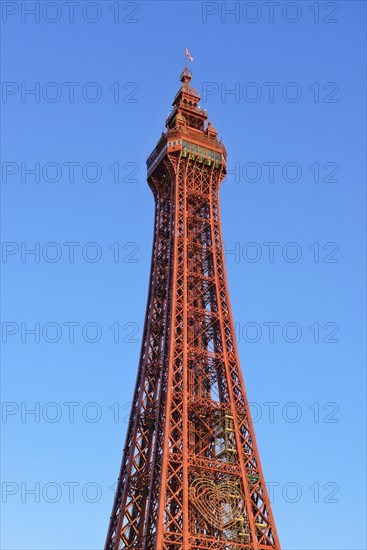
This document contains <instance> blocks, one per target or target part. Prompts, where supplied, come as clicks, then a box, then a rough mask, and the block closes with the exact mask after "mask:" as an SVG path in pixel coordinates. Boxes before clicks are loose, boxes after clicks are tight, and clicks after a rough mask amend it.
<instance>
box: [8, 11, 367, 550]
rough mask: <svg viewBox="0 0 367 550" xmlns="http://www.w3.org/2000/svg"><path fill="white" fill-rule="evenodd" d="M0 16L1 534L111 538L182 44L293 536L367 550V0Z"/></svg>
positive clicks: (268, 468) (261, 413) (69, 541)
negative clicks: (156, 157)
mask: <svg viewBox="0 0 367 550" xmlns="http://www.w3.org/2000/svg"><path fill="white" fill-rule="evenodd" d="M55 4H56V6H55ZM236 5H237V6H239V8H236V9H240V11H238V12H237V13H235V14H232V15H230V14H228V13H226V11H225V9H226V8H227V9H230V8H233V7H234V6H236ZM34 6H35V7H36V9H39V10H40V12H39V21H38V20H37V21H35V18H38V14H37V13H36V15H32V14H27V13H26V11H24V10H25V9H30V8H32V7H34ZM37 6H38V7H37ZM222 6H223V8H222ZM118 7H119V9H120V11H117V10H118ZM111 8H113V9H111ZM2 9H3V13H2V16H3V23H2V28H3V37H2V62H3V64H4V66H3V81H4V82H5V84H4V88H3V95H2V111H3V121H2V133H3V138H5V141H4V144H3V150H2V159H3V163H4V164H3V177H2V189H3V241H4V243H5V244H4V245H3V264H2V271H3V282H4V287H5V292H4V296H3V310H2V321H3V326H2V328H3V341H4V344H3V366H2V382H3V390H2V391H3V395H2V398H3V401H4V402H5V403H4V405H3V407H4V409H3V415H2V425H1V427H2V434H3V441H4V442H5V445H4V446H3V456H2V468H3V470H2V492H3V495H2V500H3V503H2V512H3V514H2V517H3V522H4V523H3V525H2V540H1V545H2V548H3V549H4V550H56V549H59V550H97V549H98V550H100V549H101V548H102V547H103V544H104V538H105V534H106V529H107V525H108V520H109V516H110V512H111V506H112V500H113V485H114V483H115V481H116V479H117V476H118V469H119V463H120V458H121V453H122V448H123V444H124V439H125V431H126V425H127V424H126V415H127V414H128V410H129V403H130V401H131V398H132V393H133V387H134V384H135V378H136V369H137V363H138V356H139V347H140V338H141V332H142V324H143V321H144V313H145V304H146V296H147V285H148V277H149V267H150V254H151V243H152V234H153V213H154V209H153V198H152V196H151V192H150V190H149V188H148V186H147V184H146V179H145V175H146V170H145V160H146V157H147V155H148V154H149V153H150V152H151V150H152V149H153V148H154V146H155V143H156V141H157V139H158V137H159V136H160V133H161V131H162V128H163V126H164V121H165V119H166V116H167V114H168V112H169V110H170V106H171V103H172V100H173V97H174V95H175V93H176V91H177V89H178V86H179V82H178V79H179V74H180V72H181V70H182V66H183V58H184V55H183V52H184V46H185V43H187V45H188V47H189V49H190V51H191V53H192V55H193V56H194V58H195V59H194V62H193V64H192V66H191V67H192V70H193V73H194V77H193V84H194V85H195V86H196V88H197V89H198V90H199V91H200V92H201V93H202V92H203V91H205V92H206V97H205V101H202V106H203V107H205V108H206V109H207V110H208V113H209V118H210V119H211V120H212V121H213V124H214V126H215V127H216V128H217V129H218V131H219V134H220V135H221V136H222V138H223V142H224V144H225V145H226V147H227V150H228V168H229V170H231V171H232V173H231V174H230V175H229V176H228V178H227V180H226V181H225V182H224V183H223V185H222V189H221V211H222V224H223V234H224V240H225V244H226V249H227V271H228V280H229V289H230V294H231V301H232V308H233V314H234V318H235V322H236V323H237V326H238V329H239V330H238V332H239V337H238V339H239V352H240V357H241V362H242V368H243V371H244V376H245V383H246V387H247V392H248V396H249V400H250V401H251V402H252V403H253V405H252V410H253V413H254V418H255V429H256V434H257V440H258V445H259V449H260V454H261V458H262V464H263V469H264V473H265V477H266V479H267V481H268V482H269V484H271V487H273V491H274V495H273V497H274V498H273V501H274V502H273V511H274V515H275V519H276V523H277V527H278V531H279V537H280V540H281V543H282V548H284V549H285V550H316V549H318V550H363V549H365V548H366V540H365V531H364V512H365V510H364V499H365V480H364V462H365V449H364V439H365V431H364V419H365V380H364V340H365V327H364V290H363V280H364V267H365V266H364V260H363V254H364V242H363V241H364V223H365V213H364V168H365V148H366V143H365V138H364V120H365V107H364V100H365V78H364V72H365V30H364V27H365V3H364V2H352V1H349V2H337V3H336V2H316V3H315V2H308V1H302V2H295V3H292V5H289V3H287V2H280V3H279V5H278V3H276V5H275V6H274V13H273V14H272V13H269V10H270V8H269V6H267V3H266V2H261V1H260V2H256V3H254V2H252V3H251V4H250V5H249V3H246V2H245V3H234V2H227V3H226V2H223V3H216V2H207V3H205V2H204V3H202V2H194V1H193V2H172V3H169V2H153V1H152V2H139V3H137V4H135V3H132V2H129V3H127V2H125V3H124V2H112V0H111V1H109V0H107V1H103V2H94V3H92V4H91V3H90V2H83V1H80V2H79V4H78V5H74V9H75V11H74V14H72V12H71V11H70V10H71V7H70V5H69V7H68V6H67V5H65V3H63V2H61V1H57V2H56V3H55V2H51V3H49V2H38V3H37V2H30V1H29V2H19V3H18V2H5V1H4V2H2ZM221 9H223V12H222V13H221ZM22 10H23V11H22ZM94 19H95V20H96V21H95V22H94V23H93V22H91V21H92V20H94ZM53 20H54V22H52V21H53ZM72 21H74V22H72ZM134 21H135V22H134ZM251 21H252V22H251ZM292 21H293V22H292ZM67 83H69V84H67ZM72 83H73V84H72ZM88 83H94V84H88ZM32 88H33V89H35V90H36V95H34V94H33V95H32V94H27V93H26V91H27V90H30V89H32ZM230 90H234V91H235V93H232V94H230V93H227V92H228V91H230ZM118 92H119V97H118ZM73 94H74V99H73ZM35 163H39V164H38V165H37V166H36V175H32V174H30V173H29V172H27V171H26V170H27V169H31V168H32V167H33V168H34V167H35ZM49 163H51V164H49ZM71 163H77V164H71ZM269 163H270V164H269ZM273 163H276V164H273ZM111 167H112V168H111ZM72 169H73V170H74V177H72ZM272 169H274V177H273V175H272ZM37 172H39V175H38V173H37ZM93 180H95V181H93ZM115 180H117V181H115ZM22 243H23V244H22ZM36 243H39V244H36ZM50 243H51V244H50ZM52 243H54V244H52ZM64 243H76V244H74V245H72V244H64ZM88 243H89V244H88ZM90 243H95V244H90ZM116 243H118V245H117V244H116ZM290 243H291V244H290ZM292 243H293V244H292ZM35 247H36V255H34V254H33V255H32V254H26V249H31V248H35ZM37 247H39V248H37ZM72 251H74V261H72V258H73V256H72ZM231 251H232V252H233V251H234V253H232V254H231V253H230V252H231ZM118 252H119V254H118ZM272 252H273V253H274V255H272ZM118 256H119V257H118ZM94 258H96V261H92V260H93V259H94ZM53 259H54V260H55V261H52V260H53ZM36 260H37V261H36ZM255 260H256V261H255ZM292 260H294V261H292ZM22 323H23V324H22ZM36 323H38V325H37V324H36ZM91 323H92V324H91ZM273 323H276V324H273ZM32 327H33V328H35V329H36V335H32V334H29V333H27V332H26V331H27V330H28V329H31V328H32ZM110 327H112V328H110ZM271 327H273V328H274V337H273V338H272V337H271V336H272V332H271V330H272V329H271ZM72 329H73V330H72ZM72 332H74V337H73V338H72V337H71V334H72ZM269 334H270V337H269ZM35 340H39V341H35ZM53 340H54V341H53ZM93 340H96V341H95V342H93ZM71 403H74V404H73V405H72V404H71ZM269 403H270V404H269ZM29 409H35V410H36V413H35V414H33V415H32V414H27V410H29ZM271 411H273V412H274V417H273V418H272V416H271V415H270V412H271ZM53 420H54V421H53ZM71 420H73V421H71ZM94 420H95V421H94ZM72 488H73V490H72ZM32 489H33V490H34V491H35V492H33V494H31V492H30V491H32Z"/></svg>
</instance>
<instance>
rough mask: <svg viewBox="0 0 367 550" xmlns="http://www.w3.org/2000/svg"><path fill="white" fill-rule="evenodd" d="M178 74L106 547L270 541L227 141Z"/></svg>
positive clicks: (153, 548)
mask: <svg viewBox="0 0 367 550" xmlns="http://www.w3.org/2000/svg"><path fill="white" fill-rule="evenodd" d="M181 82H182V86H181V88H180V89H179V90H178V92H177V94H176V96H175V98H174V101H173V109H172V112H171V114H170V115H169V117H168V119H167V122H166V131H165V132H164V133H163V135H162V136H161V138H160V140H159V141H158V144H157V146H156V147H155V149H154V150H153V152H152V154H151V155H150V156H149V157H148V160H147V170H148V184H149V186H150V188H151V190H152V192H153V195H154V198H155V203H156V211H155V224H154V227H155V231H154V244H153V258H152V266H151V275H150V283H149V292H148V306H147V313H146V319H145V325H144V333H143V340H142V349H141V355H140V361H139V369H138V375H137V382H136V388H135V393H134V398H133V402H132V403H133V404H132V410H131V416H130V421H129V426H128V430H127V436H126V444H125V449H124V454H123V458H122V464H121V470H120V476H119V480H118V487H117V491H116V496H115V501H114V504H113V510H112V515H111V520H110V525H109V529H108V534H107V539H106V546H105V550H122V549H124V550H125V549H127V550H133V549H139V550H214V549H216V550H280V545H279V540H278V536H277V533H276V528H275V524H274V519H273V515H272V511H271V506H270V501H269V498H268V494H267V490H266V486H265V480H264V477H263V472H262V468H261V465H260V458H259V453H258V449H257V445H256V440H255V434H254V430H253V426H252V421H251V417H250V412H249V404H248V401H247V397H246V392H245V387H244V382H243V378H242V373H241V369H240V364H239V358H238V353H237V346H236V336H235V330H234V324H233V319H232V313H231V307H230V302H229V295H228V288H227V280H226V273H225V264H224V254H223V247H222V233H221V224H220V217H219V187H220V185H221V182H222V181H223V179H224V177H225V175H226V157H227V153H226V150H225V147H224V145H223V144H222V143H221V142H220V141H218V135H217V132H216V130H215V129H214V128H213V126H212V125H211V123H209V124H207V113H206V111H205V110H203V109H201V108H200V106H199V100H200V97H199V94H198V92H197V91H196V90H195V89H194V88H193V87H192V86H191V73H190V71H189V70H188V69H187V67H185V68H184V71H183V73H182V75H181Z"/></svg>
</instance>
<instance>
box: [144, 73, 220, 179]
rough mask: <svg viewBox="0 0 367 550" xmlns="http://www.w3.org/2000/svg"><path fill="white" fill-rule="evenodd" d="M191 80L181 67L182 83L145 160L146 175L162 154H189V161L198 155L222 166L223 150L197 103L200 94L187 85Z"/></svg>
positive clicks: (190, 75) (206, 160) (150, 172)
mask: <svg viewBox="0 0 367 550" xmlns="http://www.w3.org/2000/svg"><path fill="white" fill-rule="evenodd" d="M191 79H192V72H191V71H190V70H189V69H188V67H184V70H183V71H182V73H181V76H180V80H181V82H182V85H181V87H180V89H179V90H178V92H177V93H176V95H175V97H174V100H173V103H172V111H171V113H170V114H169V116H168V118H167V120H166V131H164V132H162V135H161V137H160V138H159V140H158V143H157V146H156V148H155V149H154V151H153V152H152V154H151V155H150V156H149V157H148V160H147V167H148V177H149V176H150V175H151V174H152V172H153V171H154V170H155V168H156V167H157V166H158V164H159V161H160V160H161V159H163V157H164V156H165V154H166V153H176V152H177V153H178V154H186V155H187V154H188V153H190V154H191V156H192V158H193V160H195V158H198V159H202V161H203V162H204V161H205V162H209V163H210V164H211V163H213V162H214V163H215V164H216V165H219V164H220V165H221V166H224V167H225V163H226V156H227V152H226V149H225V147H224V145H223V144H222V143H221V141H219V140H218V132H217V131H216V129H215V128H214V127H213V125H212V123H211V122H207V119H208V114H207V112H206V110H205V109H202V108H201V107H200V106H199V101H200V94H199V92H198V91H197V90H196V89H195V88H193V87H192V86H191ZM195 155H196V156H195Z"/></svg>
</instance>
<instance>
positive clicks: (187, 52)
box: [186, 48, 194, 61]
mask: <svg viewBox="0 0 367 550" xmlns="http://www.w3.org/2000/svg"><path fill="white" fill-rule="evenodd" d="M186 55H187V57H188V58H189V59H190V61H194V58H193V57H192V55H191V53H190V52H189V50H188V49H187V48H186Z"/></svg>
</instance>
